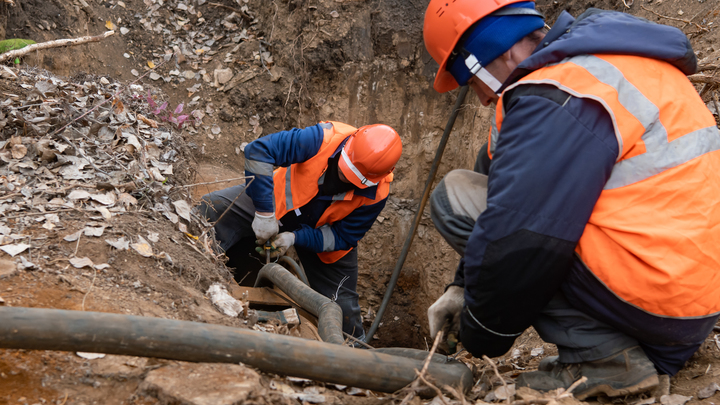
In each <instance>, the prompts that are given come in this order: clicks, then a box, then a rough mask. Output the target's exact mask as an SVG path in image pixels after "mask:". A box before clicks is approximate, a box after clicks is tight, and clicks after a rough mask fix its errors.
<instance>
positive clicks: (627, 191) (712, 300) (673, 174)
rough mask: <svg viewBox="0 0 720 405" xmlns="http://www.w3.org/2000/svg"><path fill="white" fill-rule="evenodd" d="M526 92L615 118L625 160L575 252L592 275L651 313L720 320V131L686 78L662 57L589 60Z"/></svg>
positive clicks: (566, 66)
mask: <svg viewBox="0 0 720 405" xmlns="http://www.w3.org/2000/svg"><path fill="white" fill-rule="evenodd" d="M523 84H549V85H553V86H555V87H557V88H558V89H561V90H563V91H565V92H567V93H569V94H572V95H573V96H575V97H579V98H588V99H592V100H595V101H597V102H598V103H600V104H601V105H602V106H603V107H605V109H606V110H607V112H608V113H609V114H610V117H611V119H612V122H613V126H614V128H615V136H616V138H617V142H618V146H619V147H618V150H619V155H618V157H617V161H616V163H615V166H614V167H613V170H612V173H611V175H610V178H609V179H608V181H607V183H606V185H605V187H604V189H603V191H602V193H601V194H600V198H599V199H598V201H597V203H596V204H595V207H594V209H593V212H592V214H591V216H590V219H589V221H588V223H587V225H586V226H585V230H584V232H583V234H582V236H581V238H580V241H579V242H578V244H577V247H576V248H575V252H576V254H577V255H578V256H579V257H580V259H581V260H582V261H583V263H584V264H585V265H586V266H587V268H588V269H590V271H592V273H593V274H594V275H595V276H596V277H597V278H598V279H599V280H600V281H601V282H602V283H603V284H604V285H605V286H606V287H607V288H609V289H610V290H611V291H613V292H614V294H615V295H616V296H618V297H619V298H621V299H622V300H624V301H626V302H628V303H629V304H631V305H633V306H635V307H637V308H640V309H642V310H644V311H646V312H649V313H651V314H655V315H658V316H668V317H704V316H707V315H710V314H715V313H717V312H720V133H719V131H718V128H717V126H716V123H715V119H714V117H713V115H712V114H711V113H710V111H708V109H707V108H706V107H705V104H704V103H703V102H702V100H701V99H700V97H699V96H698V94H697V91H696V90H695V88H694V87H693V85H692V84H691V83H690V82H689V81H688V79H687V78H686V77H685V75H684V74H683V73H682V72H681V71H680V70H678V69H677V68H675V67H674V66H672V65H670V64H669V63H666V62H663V61H659V60H655V59H648V58H643V57H639V56H627V55H581V56H575V57H570V58H567V59H565V60H563V61H561V62H559V63H556V64H552V65H548V66H546V67H543V68H541V69H539V70H536V71H534V72H533V73H530V74H529V75H527V76H525V77H524V78H523V79H522V80H520V81H519V82H518V83H516V84H514V85H513V86H510V87H508V89H507V90H510V89H512V88H514V87H516V86H520V85H523ZM507 90H506V91H507ZM498 106H502V99H501V100H500V101H499V102H498ZM503 115H504V112H503V111H502V108H501V107H499V108H498V109H497V111H496V122H495V125H496V128H497V130H494V129H493V130H491V140H490V145H489V148H488V153H489V155H490V156H491V157H492V153H493V152H494V147H495V144H496V143H497V136H498V133H499V130H500V129H501V127H502V120H503ZM567 136H573V134H567Z"/></svg>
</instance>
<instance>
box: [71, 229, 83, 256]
mask: <svg viewBox="0 0 720 405" xmlns="http://www.w3.org/2000/svg"><path fill="white" fill-rule="evenodd" d="M82 235H83V232H80V235H78V238H77V243H76V244H75V253H73V256H75V257H77V251H78V248H79V247H80V239H82Z"/></svg>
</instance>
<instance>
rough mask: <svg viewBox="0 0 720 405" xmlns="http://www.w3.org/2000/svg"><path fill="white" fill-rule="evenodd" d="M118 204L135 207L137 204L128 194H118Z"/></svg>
mask: <svg viewBox="0 0 720 405" xmlns="http://www.w3.org/2000/svg"><path fill="white" fill-rule="evenodd" d="M118 202H121V203H123V204H125V205H135V204H137V199H136V198H135V197H133V196H131V195H130V194H128V193H120V195H119V196H118Z"/></svg>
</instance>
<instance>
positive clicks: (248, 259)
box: [197, 185, 365, 339]
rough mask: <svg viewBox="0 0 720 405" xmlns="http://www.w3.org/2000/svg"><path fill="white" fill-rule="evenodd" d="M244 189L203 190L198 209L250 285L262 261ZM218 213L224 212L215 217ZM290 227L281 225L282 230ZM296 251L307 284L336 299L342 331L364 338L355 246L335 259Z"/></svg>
mask: <svg viewBox="0 0 720 405" xmlns="http://www.w3.org/2000/svg"><path fill="white" fill-rule="evenodd" d="M244 190H245V186H244V185H240V186H235V187H229V188H226V189H224V190H219V191H215V192H212V193H210V194H206V195H205V196H203V198H202V200H201V201H200V205H199V206H198V207H197V210H198V211H199V213H200V214H201V215H204V216H205V218H207V220H208V221H209V222H211V223H213V222H215V226H214V229H215V238H216V239H217V240H218V243H219V244H220V247H221V248H222V249H223V251H224V253H225V254H226V255H227V256H228V259H229V261H228V267H234V268H235V269H236V272H235V279H236V280H237V281H238V283H241V284H245V285H248V284H249V285H252V283H253V282H254V281H255V278H256V276H257V272H258V271H259V270H260V268H262V265H263V264H264V262H265V261H264V259H262V261H261V258H260V257H259V256H258V255H256V254H255V247H256V246H257V245H256V244H255V234H254V233H253V230H252V221H253V219H254V218H255V206H254V205H253V202H252V199H251V198H250V197H249V196H248V195H247V194H245V193H244V192H243V191H244ZM238 196H239V197H238ZM226 210H227V212H226V213H225V215H223V213H224V212H225V211H226ZM221 215H223V216H222V218H221V219H220V221H218V218H220V216H221ZM292 230H293V229H284V228H283V227H282V226H281V227H280V231H281V232H285V231H292ZM295 251H296V252H297V253H298V256H299V257H300V262H301V263H302V265H303V267H304V269H305V273H306V275H307V278H308V281H309V282H310V287H312V289H313V290H315V291H317V292H319V293H320V294H322V295H324V296H326V297H328V298H331V299H335V302H336V303H337V304H338V305H339V306H340V308H341V309H342V312H343V332H345V333H348V334H350V335H352V336H354V337H356V338H359V339H363V338H364V337H365V331H364V330H363V327H362V316H361V314H360V303H359V296H358V294H357V292H356V289H357V279H358V264H357V248H355V249H353V250H351V251H350V252H349V253H348V254H347V255H345V256H344V257H343V258H341V259H340V260H338V261H336V262H335V263H323V262H322V261H321V260H320V258H319V257H318V255H317V254H316V253H314V252H311V251H309V250H306V249H302V248H299V247H296V248H295Z"/></svg>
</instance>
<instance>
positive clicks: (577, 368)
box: [515, 346, 659, 401]
mask: <svg viewBox="0 0 720 405" xmlns="http://www.w3.org/2000/svg"><path fill="white" fill-rule="evenodd" d="M552 363H553V361H552V360H550V361H547V362H546V364H543V367H544V368H545V369H547V367H548V366H549V365H553V367H552V369H551V370H549V371H542V370H538V371H533V372H530V373H523V374H520V376H518V378H517V380H516V381H515V384H516V386H517V387H529V388H532V389H534V390H538V391H552V390H556V389H558V388H564V389H567V388H569V387H570V386H571V385H572V384H573V383H574V382H575V381H577V380H579V379H580V378H582V377H587V381H585V382H584V383H582V384H580V385H579V386H578V387H577V388H575V389H574V390H573V395H574V396H575V398H577V399H579V400H581V401H582V400H585V399H586V398H589V397H593V396H597V395H600V394H605V395H607V396H609V397H617V396H623V395H633V394H639V393H641V392H644V391H647V390H650V389H652V388H654V387H656V386H657V385H658V383H659V380H658V374H657V371H655V366H654V365H653V364H652V362H651V361H650V360H649V359H648V358H647V356H646V355H645V353H644V352H643V351H642V349H641V348H640V347H638V346H635V347H631V348H628V349H625V350H623V351H622V352H620V353H618V354H615V355H613V356H610V357H607V358H604V359H600V360H596V361H589V362H584V363H568V364H564V363H560V362H555V363H554V364H552Z"/></svg>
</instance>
